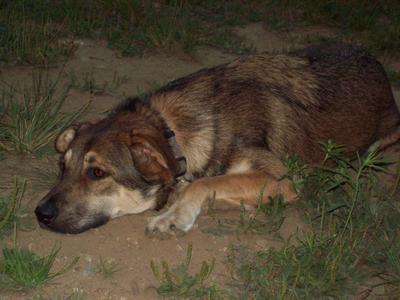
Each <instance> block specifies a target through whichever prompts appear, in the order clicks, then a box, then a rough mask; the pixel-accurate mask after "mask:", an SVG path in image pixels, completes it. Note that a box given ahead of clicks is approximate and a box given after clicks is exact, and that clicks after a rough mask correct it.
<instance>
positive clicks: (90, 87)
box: [69, 71, 128, 95]
mask: <svg viewBox="0 0 400 300" xmlns="http://www.w3.org/2000/svg"><path fill="white" fill-rule="evenodd" d="M127 80H128V78H127V77H126V76H119V75H118V74H117V72H114V74H113V78H112V81H111V82H108V81H104V82H103V83H102V84H100V83H98V82H96V80H95V78H94V75H93V72H84V73H82V75H81V76H80V77H78V76H77V75H76V74H75V73H74V72H73V71H71V72H70V73H69V84H70V87H71V88H73V89H77V90H79V91H81V92H89V93H91V94H95V95H97V94H110V95H113V94H114V93H115V91H116V90H117V89H118V88H119V87H120V86H121V85H122V84H124V83H126V82H127Z"/></svg>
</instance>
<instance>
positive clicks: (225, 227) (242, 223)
mask: <svg viewBox="0 0 400 300" xmlns="http://www.w3.org/2000/svg"><path fill="white" fill-rule="evenodd" d="M261 199H263V195H262V193H261V195H260V197H259V200H258V206H257V208H256V210H255V211H246V209H245V207H244V205H243V203H242V204H241V206H240V215H239V219H216V218H215V216H214V215H213V209H214V208H213V207H211V206H210V207H209V213H211V216H212V217H213V218H214V219H216V223H217V224H216V225H215V226H211V227H208V228H206V229H204V230H203V232H205V233H209V234H213V235H218V236H220V235H225V234H236V235H240V234H270V233H275V232H277V231H278V230H279V228H280V227H281V226H282V223H283V221H284V219H285V218H284V217H283V215H282V213H283V210H284V208H285V207H286V205H285V204H284V203H283V199H282V195H278V196H276V197H273V198H270V201H269V203H263V202H262V201H261Z"/></svg>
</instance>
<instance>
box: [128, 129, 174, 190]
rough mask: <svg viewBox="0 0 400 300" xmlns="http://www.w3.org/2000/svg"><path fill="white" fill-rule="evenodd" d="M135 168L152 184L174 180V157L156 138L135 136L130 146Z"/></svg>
mask: <svg viewBox="0 0 400 300" xmlns="http://www.w3.org/2000/svg"><path fill="white" fill-rule="evenodd" d="M130 151H131V153H132V158H133V162H134V164H135V168H136V169H137V170H138V171H139V173H140V174H141V175H142V177H143V178H144V179H145V180H146V181H148V182H150V183H167V182H171V181H172V180H174V175H173V174H174V169H175V165H174V162H173V157H171V154H170V153H169V150H168V149H167V147H166V146H165V145H163V143H162V142H160V141H157V140H156V139H155V138H154V137H151V136H145V135H140V134H135V135H133V136H132V142H131V145H130Z"/></svg>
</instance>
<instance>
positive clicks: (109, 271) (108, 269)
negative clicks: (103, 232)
mask: <svg viewBox="0 0 400 300" xmlns="http://www.w3.org/2000/svg"><path fill="white" fill-rule="evenodd" d="M120 270H121V267H119V266H118V263H117V262H115V261H114V260H112V259H109V260H104V259H103V258H102V257H100V261H99V262H98V263H97V266H96V271H97V273H101V274H102V275H103V276H104V277H106V278H110V277H112V276H113V275H114V274H115V273H116V272H118V271H120Z"/></svg>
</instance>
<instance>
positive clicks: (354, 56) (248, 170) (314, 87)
mask: <svg viewBox="0 0 400 300" xmlns="http://www.w3.org/2000/svg"><path fill="white" fill-rule="evenodd" d="M399 123H400V118H399V112H398V109H397V107H396V104H395V102H394V99H393V95H392V92H391V88H390V85H389V82H388V80H387V78H386V75H385V72H384V69H383V68H382V66H381V65H380V64H379V63H378V62H377V61H376V60H375V59H374V58H373V57H372V56H370V55H369V54H368V53H366V52H364V51H363V50H360V49H356V48H353V47H351V46H346V45H325V46H316V47H310V48H307V49H305V50H301V51H297V52H293V53H290V54H286V55H274V56H272V55H256V56H248V57H241V58H238V59H236V60H234V61H233V62H231V63H227V64H223V65H220V66H217V67H214V68H210V69H203V70H200V71H198V72H196V73H194V74H191V75H189V76H186V77H183V78H180V79H178V80H175V81H173V82H171V83H169V84H168V85H166V86H165V87H164V88H161V89H160V90H158V91H156V92H155V93H151V94H147V95H145V96H143V97H140V98H130V99H127V100H126V101H125V102H123V103H122V104H121V105H120V106H119V107H117V108H116V109H115V110H114V111H113V112H112V113H111V114H110V115H109V116H108V117H106V118H104V119H102V120H101V121H98V122H96V123H94V124H81V125H77V126H75V127H72V128H68V129H66V130H65V131H64V132H62V133H61V134H60V135H59V137H58V138H57V141H56V149H57V151H58V152H59V153H61V160H60V164H61V177H60V180H59V182H58V183H57V185H56V186H55V187H54V188H53V189H52V190H51V191H50V192H49V193H48V194H47V195H46V196H45V197H44V198H43V199H42V200H41V201H40V203H39V204H38V206H37V208H36V211H35V212H36V215H37V218H38V220H39V222H40V224H41V225H42V226H43V227H46V228H49V229H51V230H54V231H58V232H65V233H79V232H82V231H84V230H87V229H89V228H92V227H96V226H99V225H101V224H103V223H106V222H107V221H108V220H109V219H111V218H114V217H118V216H121V215H125V214H136V213H140V212H143V211H145V210H148V209H154V208H156V209H159V208H161V207H162V206H163V205H164V204H165V202H166V201H167V199H168V198H169V197H170V194H173V197H172V198H174V199H175V201H174V203H173V204H172V205H171V206H170V207H169V208H168V210H166V211H165V212H163V213H161V214H160V215H158V216H156V217H154V218H153V219H152V220H151V221H150V223H149V224H148V228H147V229H148V230H150V231H158V232H161V233H168V232H170V231H171V229H172V228H176V229H180V230H183V231H185V232H187V231H188V230H190V229H191V228H192V226H193V224H194V223H195V220H196V218H197V216H198V215H199V213H200V210H201V208H202V205H203V204H204V202H205V200H207V199H208V198H210V197H215V199H216V200H222V201H226V202H229V203H232V204H235V205H240V203H241V201H243V202H244V204H245V206H246V207H253V206H255V205H256V199H257V197H258V196H259V195H260V189H261V187H263V188H264V189H265V191H264V193H263V195H264V198H265V200H267V199H268V197H269V196H273V195H276V194H279V193H281V194H283V196H284V198H285V199H286V201H288V202H291V201H294V200H295V199H296V194H295V193H294V191H293V189H292V186H291V183H290V182H289V181H288V179H286V178H285V176H284V175H285V173H286V168H285V166H284V164H283V163H282V159H284V158H285V157H286V156H287V155H293V154H297V155H299V156H300V157H301V158H302V159H303V160H304V161H305V162H307V163H311V164H313V163H316V162H319V161H321V159H322V158H323V153H322V152H321V148H320V145H319V142H323V141H327V140H328V139H331V140H333V141H335V142H336V143H337V144H340V145H343V146H344V149H345V154H346V155H352V154H355V153H356V152H362V151H364V150H366V149H367V148H368V147H369V146H370V145H371V144H372V143H374V142H375V141H380V142H381V143H382V144H389V143H392V142H394V141H396V140H397V138H398V136H399V135H400V134H399V132H400V131H399V129H398V128H399ZM265 182H266V184H265Z"/></svg>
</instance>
